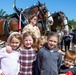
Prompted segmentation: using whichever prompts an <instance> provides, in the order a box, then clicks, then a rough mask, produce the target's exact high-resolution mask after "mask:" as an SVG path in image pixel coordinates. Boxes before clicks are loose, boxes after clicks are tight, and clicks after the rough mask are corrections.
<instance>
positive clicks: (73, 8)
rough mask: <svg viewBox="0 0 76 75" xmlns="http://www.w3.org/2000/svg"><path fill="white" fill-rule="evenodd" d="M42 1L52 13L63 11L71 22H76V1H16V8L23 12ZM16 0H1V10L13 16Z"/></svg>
mask: <svg viewBox="0 0 76 75" xmlns="http://www.w3.org/2000/svg"><path fill="white" fill-rule="evenodd" d="M38 1H40V2H41V3H42V4H44V3H45V5H46V7H47V9H48V10H49V11H50V13H54V12H58V11H62V12H64V13H65V15H66V16H67V17H68V19H69V20H75V21H76V0H16V7H17V8H22V9H23V10H24V9H26V8H27V7H30V6H32V5H34V4H36V3H37V2H38ZM13 4H14V0H0V9H3V10H4V11H6V14H13V13H15V11H14V10H13Z"/></svg>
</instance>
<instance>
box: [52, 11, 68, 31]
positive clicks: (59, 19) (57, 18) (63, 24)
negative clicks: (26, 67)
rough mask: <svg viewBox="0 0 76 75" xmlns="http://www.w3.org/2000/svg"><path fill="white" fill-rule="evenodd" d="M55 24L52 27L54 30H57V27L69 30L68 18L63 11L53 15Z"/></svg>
mask: <svg viewBox="0 0 76 75" xmlns="http://www.w3.org/2000/svg"><path fill="white" fill-rule="evenodd" d="M52 17H53V20H54V23H53V25H52V26H51V29H52V30H56V28H57V26H59V27H60V28H61V29H64V30H68V18H67V17H66V16H65V14H64V13H63V12H61V11H59V12H55V13H53V14H52Z"/></svg>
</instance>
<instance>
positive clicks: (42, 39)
mask: <svg viewBox="0 0 76 75" xmlns="http://www.w3.org/2000/svg"><path fill="white" fill-rule="evenodd" d="M46 42H47V36H41V37H40V38H38V40H37V44H36V45H37V49H39V48H38V47H39V44H40V43H43V46H44V45H45V43H46Z"/></svg>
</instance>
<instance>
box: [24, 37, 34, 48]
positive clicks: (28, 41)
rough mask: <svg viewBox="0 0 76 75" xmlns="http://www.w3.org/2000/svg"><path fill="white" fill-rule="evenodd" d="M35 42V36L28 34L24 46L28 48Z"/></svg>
mask: <svg viewBox="0 0 76 75" xmlns="http://www.w3.org/2000/svg"><path fill="white" fill-rule="evenodd" d="M32 44H33V38H32V37H31V36H27V37H25V38H24V46H25V47H26V48H30V47H31V46H32Z"/></svg>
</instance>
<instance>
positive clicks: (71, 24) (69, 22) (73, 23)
mask: <svg viewBox="0 0 76 75" xmlns="http://www.w3.org/2000/svg"><path fill="white" fill-rule="evenodd" d="M68 25H69V27H70V29H71V26H76V21H75V20H74V19H72V20H68Z"/></svg>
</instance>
